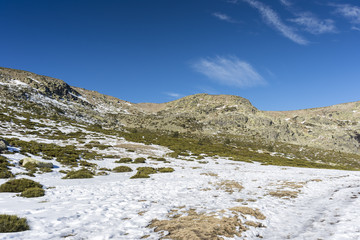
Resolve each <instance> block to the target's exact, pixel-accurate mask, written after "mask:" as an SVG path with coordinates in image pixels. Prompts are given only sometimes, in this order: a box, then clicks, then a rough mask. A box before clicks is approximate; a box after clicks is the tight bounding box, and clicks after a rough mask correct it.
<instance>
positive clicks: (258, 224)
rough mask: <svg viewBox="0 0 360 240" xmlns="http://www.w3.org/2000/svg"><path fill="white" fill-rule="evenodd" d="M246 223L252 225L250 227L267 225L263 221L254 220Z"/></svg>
mask: <svg viewBox="0 0 360 240" xmlns="http://www.w3.org/2000/svg"><path fill="white" fill-rule="evenodd" d="M245 224H246V225H248V226H250V227H256V228H261V227H265V226H264V225H263V224H262V223H259V222H253V221H246V222H245Z"/></svg>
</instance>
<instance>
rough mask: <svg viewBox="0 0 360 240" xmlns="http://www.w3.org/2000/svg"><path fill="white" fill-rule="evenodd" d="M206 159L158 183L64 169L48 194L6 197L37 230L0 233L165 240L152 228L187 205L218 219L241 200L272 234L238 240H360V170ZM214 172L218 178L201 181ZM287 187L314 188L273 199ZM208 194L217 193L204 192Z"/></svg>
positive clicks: (4, 203)
mask: <svg viewBox="0 0 360 240" xmlns="http://www.w3.org/2000/svg"><path fill="white" fill-rule="evenodd" d="M7 157H9V158H10V159H12V160H13V161H14V162H16V161H18V160H20V159H21V158H22V157H24V156H21V154H19V153H16V154H11V155H7ZM205 160H206V161H208V162H209V163H208V164H199V163H197V162H188V161H183V160H176V159H171V160H170V161H171V164H170V165H171V166H172V167H174V169H175V172H173V173H165V174H154V175H152V177H151V178H150V179H134V180H133V179H129V177H130V176H132V175H133V174H134V173H111V174H110V175H108V176H97V177H95V178H94V179H77V180H75V179H73V180H71V179H69V180H63V179H61V176H63V175H62V174H60V173H59V172H58V170H59V169H55V170H54V172H53V173H46V174H42V175H38V176H37V177H36V180H37V181H39V182H41V183H42V184H44V185H45V187H46V188H47V189H46V195H45V196H44V197H41V198H34V199H25V198H21V197H15V194H12V193H2V194H0V204H1V208H2V212H3V213H6V214H17V215H19V216H21V217H26V218H27V219H28V220H29V223H30V226H31V230H30V231H26V232H20V233H6V234H0V238H1V239H59V238H61V237H64V236H68V235H74V238H70V239H83V238H84V239H111V238H112V239H140V238H141V237H142V236H144V235H148V234H149V235H151V238H150V239H158V238H159V235H158V234H157V233H154V232H153V231H152V229H149V228H146V226H147V225H148V224H149V223H150V221H151V220H152V219H155V218H158V219H165V218H166V215H167V214H168V213H169V212H170V211H171V210H172V209H174V208H179V207H181V206H185V208H186V209H191V208H192V209H196V211H198V212H208V213H212V212H219V211H221V210H224V209H229V208H231V207H234V206H241V203H238V202H235V200H236V199H245V200H246V199H249V198H251V199H255V200H256V201H254V202H253V201H251V202H248V205H246V206H247V207H254V208H259V209H260V211H261V212H262V213H263V214H264V215H265V216H266V217H267V218H266V220H264V225H266V228H259V229H255V228H252V229H251V231H247V232H245V233H243V236H242V237H241V238H235V239H245V238H246V239H257V237H256V235H257V234H260V235H261V236H263V237H264V239H359V238H360V224H359V222H360V221H359V218H358V216H359V214H360V209H359V208H358V206H359V204H360V200H359V198H358V195H359V192H360V185H359V184H358V182H359V180H360V174H359V173H358V172H349V171H337V170H322V169H302V168H290V167H288V168H284V167H278V166H261V165H259V164H250V163H240V162H232V161H229V160H226V159H217V160H215V159H212V158H206V159H205ZM113 161H114V160H113V159H105V160H103V161H101V162H102V163H103V164H102V165H104V166H107V167H115V166H117V164H115V163H113ZM94 162H98V161H94ZM216 162H217V163H218V164H216ZM154 163H155V162H154ZM157 163H158V162H157ZM163 165H164V163H161V164H159V165H158V166H157V167H161V166H163ZM128 166H130V167H133V168H134V165H131V164H128ZM138 166H144V165H142V164H140V165H136V167H138ZM164 166H165V165H164ZM194 167H199V168H195V169H194ZM15 169H16V167H15ZM209 172H211V173H214V174H217V175H218V177H214V176H209V175H201V174H202V173H209ZM317 179H318V180H317ZM222 180H234V181H236V182H239V183H241V184H242V185H243V186H244V189H243V190H242V191H241V192H234V193H233V194H229V193H226V192H224V191H221V190H218V189H216V188H215V187H214V185H212V184H210V183H209V182H217V181H222ZM286 181H291V182H305V183H306V184H305V185H304V187H303V188H301V192H300V194H299V197H298V198H294V199H280V198H276V197H272V196H270V195H268V192H269V191H270V190H275V189H277V188H278V186H280V185H281V184H280V183H282V182H286ZM3 182H5V180H1V181H0V183H3ZM49 187H55V188H49ZM207 188H209V189H210V190H207V191H204V189H207ZM10 199H11V201H10ZM144 211H145V213H144V215H142V216H140V215H139V213H140V212H144ZM249 219H250V218H249ZM89 236H91V237H89Z"/></svg>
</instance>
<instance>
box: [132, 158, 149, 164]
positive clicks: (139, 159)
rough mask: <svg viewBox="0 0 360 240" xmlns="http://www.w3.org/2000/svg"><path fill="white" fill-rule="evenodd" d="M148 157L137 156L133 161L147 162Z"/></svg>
mask: <svg viewBox="0 0 360 240" xmlns="http://www.w3.org/2000/svg"><path fill="white" fill-rule="evenodd" d="M145 162H146V159H145V158H143V157H139V158H136V159H135V160H134V162H133V163H145Z"/></svg>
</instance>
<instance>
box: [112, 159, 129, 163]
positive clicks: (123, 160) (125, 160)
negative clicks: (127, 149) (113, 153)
mask: <svg viewBox="0 0 360 240" xmlns="http://www.w3.org/2000/svg"><path fill="white" fill-rule="evenodd" d="M130 162H132V159H131V158H121V159H120V160H117V161H115V163H130Z"/></svg>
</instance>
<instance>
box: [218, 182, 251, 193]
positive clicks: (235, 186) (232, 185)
mask: <svg viewBox="0 0 360 240" xmlns="http://www.w3.org/2000/svg"><path fill="white" fill-rule="evenodd" d="M216 186H217V189H221V190H224V191H225V192H228V193H230V194H232V193H233V192H235V191H237V192H240V191H241V190H242V189H243V188H244V187H243V186H242V185H241V184H240V183H238V182H235V181H233V180H225V181H221V182H218V183H216Z"/></svg>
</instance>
